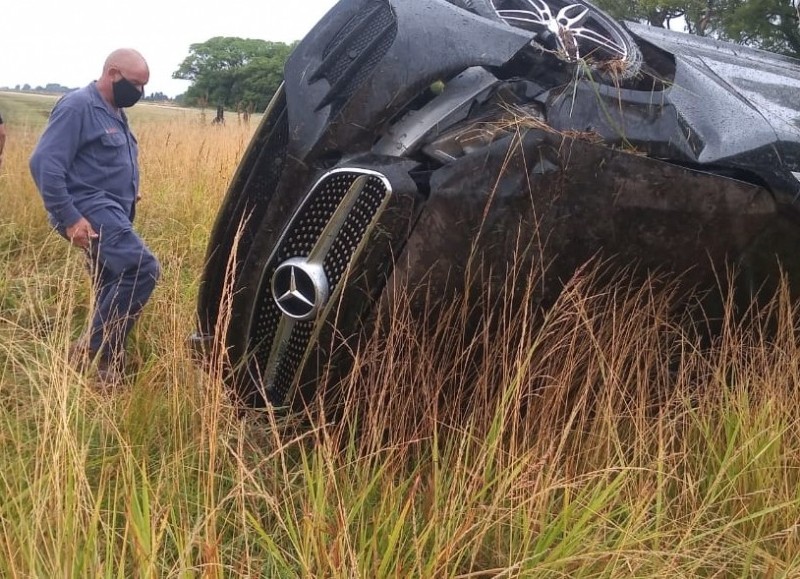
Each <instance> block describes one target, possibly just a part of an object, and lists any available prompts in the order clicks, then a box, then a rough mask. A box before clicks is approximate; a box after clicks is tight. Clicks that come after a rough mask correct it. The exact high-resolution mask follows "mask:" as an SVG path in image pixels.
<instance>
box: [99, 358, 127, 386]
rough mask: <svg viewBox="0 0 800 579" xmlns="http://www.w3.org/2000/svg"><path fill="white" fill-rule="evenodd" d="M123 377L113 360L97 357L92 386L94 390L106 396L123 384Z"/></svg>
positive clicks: (118, 366) (118, 365) (117, 364)
mask: <svg viewBox="0 0 800 579" xmlns="http://www.w3.org/2000/svg"><path fill="white" fill-rule="evenodd" d="M124 381H125V380H124V376H123V374H122V370H121V369H120V364H119V363H117V362H116V361H115V360H109V359H108V358H104V357H99V358H98V359H97V365H96V370H95V376H94V381H93V385H94V387H95V389H96V390H98V391H100V392H102V393H104V394H107V393H111V392H113V391H114V390H116V389H117V388H119V387H121V386H122V385H123V384H124Z"/></svg>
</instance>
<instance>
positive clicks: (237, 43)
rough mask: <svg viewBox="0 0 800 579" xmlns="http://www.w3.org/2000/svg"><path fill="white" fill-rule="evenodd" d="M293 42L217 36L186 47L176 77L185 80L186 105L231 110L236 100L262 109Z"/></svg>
mask: <svg viewBox="0 0 800 579" xmlns="http://www.w3.org/2000/svg"><path fill="white" fill-rule="evenodd" d="M293 47H294V45H289V44H285V43H283V42H269V41H266V40H258V39H249V38H248V39H245V38H237V37H223V36H217V37H214V38H211V39H209V40H207V41H206V42H202V43H199V44H192V45H191V46H190V47H189V52H190V53H189V56H187V57H186V59H184V61H183V62H182V63H181V65H180V67H178V70H176V71H175V72H174V73H172V77H173V78H176V79H182V80H189V81H191V85H190V86H189V88H188V89H187V91H186V94H185V101H186V103H187V104H191V105H199V104H200V103H201V102H206V103H219V104H221V105H223V106H224V107H225V108H228V109H235V108H236V106H237V104H238V103H239V102H242V101H245V102H248V103H253V106H254V107H255V108H256V110H263V109H264V108H265V107H266V105H267V103H268V102H269V100H270V98H272V95H273V93H274V92H275V90H277V88H278V86H279V85H280V82H281V79H282V78H283V66H284V64H285V63H286V59H287V58H288V57H289V54H290V53H291V51H292V49H293Z"/></svg>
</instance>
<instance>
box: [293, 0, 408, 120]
mask: <svg viewBox="0 0 800 579" xmlns="http://www.w3.org/2000/svg"><path fill="white" fill-rule="evenodd" d="M396 35H397V21H396V19H395V16H394V14H393V13H392V10H391V8H390V7H389V4H388V3H387V2H386V1H385V0H373V1H371V2H368V3H367V4H366V6H365V8H364V9H363V10H361V11H359V13H358V14H357V15H356V16H354V17H353V18H351V19H350V20H349V21H348V22H347V24H345V25H344V26H343V27H342V30H341V31H340V32H339V34H337V36H336V37H335V38H334V39H333V40H332V41H331V42H330V44H328V46H327V47H326V48H325V50H324V51H323V55H322V62H321V63H320V65H319V66H318V67H317V69H316V70H315V71H314V72H313V73H312V74H311V76H310V78H309V82H312V83H313V82H316V81H318V80H321V79H325V80H327V81H328V84H329V85H330V89H329V90H328V93H327V95H326V96H325V97H324V98H323V99H322V100H321V101H320V104H319V105H318V106H317V109H316V110H321V109H323V108H324V107H326V106H328V105H333V106H332V107H331V109H332V110H331V112H332V113H333V114H335V113H337V112H339V110H341V108H342V107H343V106H344V105H345V103H346V102H347V101H348V99H349V98H350V97H351V96H352V95H353V93H354V92H355V91H356V89H357V88H358V87H359V86H360V85H361V84H362V83H363V82H364V81H365V80H366V78H367V77H368V76H369V74H370V73H371V72H372V70H373V69H374V68H375V66H376V65H377V64H378V63H379V62H380V60H381V59H382V58H383V56H384V55H385V54H386V52H387V51H388V50H389V47H391V45H392V43H393V42H394V39H395V37H396Z"/></svg>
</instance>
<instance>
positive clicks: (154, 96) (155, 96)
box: [142, 91, 171, 102]
mask: <svg viewBox="0 0 800 579" xmlns="http://www.w3.org/2000/svg"><path fill="white" fill-rule="evenodd" d="M142 100H145V101H152V102H163V101H168V100H171V99H170V98H169V97H168V96H167V95H165V94H164V93H163V92H158V91H157V92H153V93H149V94H146V95H145V97H144V98H143V99H142Z"/></svg>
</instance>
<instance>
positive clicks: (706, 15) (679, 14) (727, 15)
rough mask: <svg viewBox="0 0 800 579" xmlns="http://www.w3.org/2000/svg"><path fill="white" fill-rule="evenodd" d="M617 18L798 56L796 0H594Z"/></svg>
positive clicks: (798, 1)
mask: <svg viewBox="0 0 800 579" xmlns="http://www.w3.org/2000/svg"><path fill="white" fill-rule="evenodd" d="M595 2H596V3H597V5H598V6H600V7H601V8H603V9H605V10H607V11H608V12H609V13H611V14H612V15H613V16H615V17H616V18H619V19H625V20H633V21H636V22H643V23H646V24H650V25H651V26H658V27H661V28H670V27H671V25H674V24H675V23H677V22H681V23H682V24H683V26H684V30H685V31H686V32H690V33H692V34H698V35H700V36H712V37H714V38H719V39H723V40H730V41H733V42H737V43H740V44H746V45H749V46H754V47H757V48H763V49H765V50H770V51H773V52H778V53H781V54H787V55H790V56H795V57H800V0H595Z"/></svg>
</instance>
